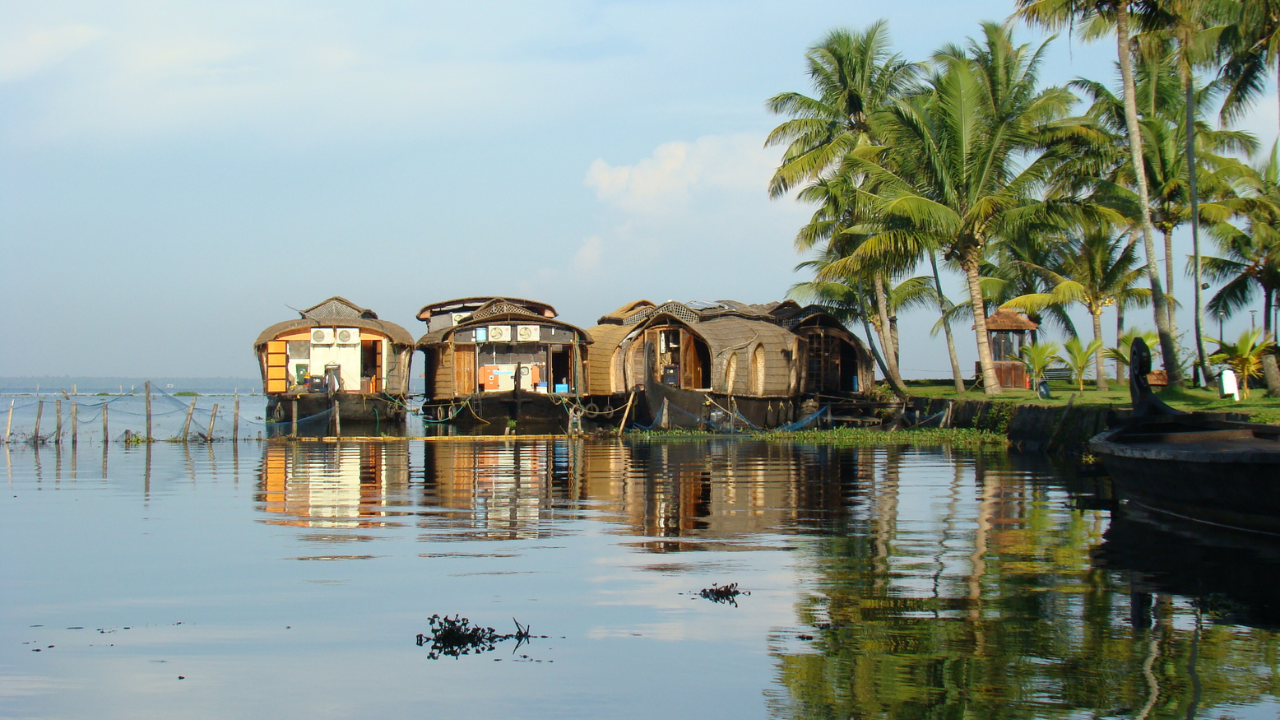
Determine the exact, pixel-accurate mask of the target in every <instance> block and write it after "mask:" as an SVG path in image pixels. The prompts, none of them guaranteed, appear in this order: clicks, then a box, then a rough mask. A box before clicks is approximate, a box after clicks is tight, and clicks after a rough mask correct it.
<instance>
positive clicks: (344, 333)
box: [333, 328, 360, 345]
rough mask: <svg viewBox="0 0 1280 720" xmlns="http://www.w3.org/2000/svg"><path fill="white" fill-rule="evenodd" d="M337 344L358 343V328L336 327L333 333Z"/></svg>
mask: <svg viewBox="0 0 1280 720" xmlns="http://www.w3.org/2000/svg"><path fill="white" fill-rule="evenodd" d="M333 335H334V337H335V338H337V340H338V344H339V345H359V344H360V328H338V329H337V330H335V331H334V333H333Z"/></svg>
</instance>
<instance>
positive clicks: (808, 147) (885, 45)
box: [765, 20, 920, 198]
mask: <svg viewBox="0 0 1280 720" xmlns="http://www.w3.org/2000/svg"><path fill="white" fill-rule="evenodd" d="M805 62H806V64H807V65H808V70H809V80H810V82H811V84H812V86H813V89H814V94H813V96H809V95H805V94H803V93H797V92H785V93H780V94H778V95H775V96H773V97H771V98H769V100H768V101H767V102H766V103H765V107H766V108H768V109H769V111H770V112H772V113H774V114H775V115H786V116H789V117H790V118H791V119H790V120H787V121H786V122H783V123H782V124H781V125H779V126H778V127H776V128H774V129H773V131H772V132H771V133H769V137H768V138H766V139H765V147H772V146H775V145H785V146H786V152H784V153H783V156H782V163H781V165H779V167H778V169H777V170H776V171H775V172H774V174H773V178H772V179H771V180H770V181H769V196H770V197H774V198H777V197H779V196H781V195H784V194H786V193H787V192H790V191H791V190H793V189H795V188H797V187H800V186H802V185H804V184H805V183H807V182H812V181H814V180H817V179H819V178H822V177H824V176H825V175H827V174H829V172H830V171H832V170H833V169H835V168H836V167H838V166H839V165H840V163H841V162H843V160H844V156H845V154H847V153H848V152H850V151H852V150H853V149H854V148H857V147H859V146H861V145H864V144H868V143H873V142H875V138H874V134H873V132H872V129H871V127H870V125H869V124H868V122H867V118H868V116H869V115H870V114H871V113H873V112H875V111H876V110H878V109H879V108H881V107H882V106H884V105H885V104H886V103H889V102H892V101H893V99H894V98H896V97H899V96H901V95H903V94H904V93H906V92H908V91H909V90H910V89H911V88H912V86H913V84H914V83H915V81H916V79H917V77H918V76H919V74H920V66H919V65H918V64H916V63H909V62H907V61H905V60H903V59H902V58H901V57H900V56H899V55H896V54H892V53H890V51H889V26H888V23H886V22H885V21H884V20H880V21H877V22H874V23H872V24H871V25H870V26H868V27H867V29H866V30H862V31H851V30H844V29H838V30H833V31H831V32H830V33H828V34H827V36H826V37H824V38H823V39H822V40H821V41H820V42H819V43H818V44H816V45H814V46H813V47H811V48H809V50H808V52H806V53H805Z"/></svg>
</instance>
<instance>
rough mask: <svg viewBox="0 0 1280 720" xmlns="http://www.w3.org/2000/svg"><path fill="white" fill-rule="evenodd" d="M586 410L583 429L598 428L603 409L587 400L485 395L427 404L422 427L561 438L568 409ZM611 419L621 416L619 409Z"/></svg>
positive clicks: (518, 394)
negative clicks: (510, 432)
mask: <svg viewBox="0 0 1280 720" xmlns="http://www.w3.org/2000/svg"><path fill="white" fill-rule="evenodd" d="M574 408H578V409H583V410H586V411H587V412H586V413H585V414H584V415H583V418H582V425H583V428H584V429H590V426H592V425H593V424H599V420H600V419H601V418H602V417H607V416H604V415H602V414H600V411H601V410H603V408H597V407H595V406H594V405H593V404H592V403H591V402H590V401H589V399H586V398H575V397H572V396H568V395H551V394H545V393H532V392H527V391H520V392H514V391H504V392H485V393H478V394H476V395H472V396H470V397H469V398H466V399H459V400H456V401H453V402H440V401H436V402H429V403H427V404H426V405H424V406H423V408H422V416H423V427H424V430H426V431H428V434H435V433H437V432H439V431H440V430H439V429H441V428H447V427H451V428H453V429H455V430H463V431H464V432H468V433H470V432H482V433H483V434H486V435H488V434H498V435H501V434H504V433H506V432H507V431H508V429H510V430H511V431H514V432H516V433H517V434H563V433H565V432H567V430H568V428H569V424H570V411H571V409H574ZM610 414H611V415H616V416H617V417H619V418H620V417H621V416H622V408H621V407H620V406H619V407H617V408H615V409H614V412H612V413H610Z"/></svg>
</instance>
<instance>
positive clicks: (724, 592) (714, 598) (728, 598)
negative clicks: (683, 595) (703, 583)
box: [698, 582, 751, 607]
mask: <svg viewBox="0 0 1280 720" xmlns="http://www.w3.org/2000/svg"><path fill="white" fill-rule="evenodd" d="M750 594H751V592H750V591H749V590H739V589H738V583H736V582H735V583H729V584H728V585H717V584H715V583H712V584H711V587H709V588H703V589H702V590H699V591H698V597H700V598H702V599H704V600H710V601H711V602H713V603H727V604H729V605H732V606H734V607H738V597H739V596H743V595H750Z"/></svg>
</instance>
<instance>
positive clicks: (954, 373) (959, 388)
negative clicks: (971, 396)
mask: <svg viewBox="0 0 1280 720" xmlns="http://www.w3.org/2000/svg"><path fill="white" fill-rule="evenodd" d="M929 264H930V265H931V266H932V267H933V289H934V290H935V291H936V292H937V293H938V311H939V312H941V313H942V332H943V333H944V334H945V335H946V336H947V356H948V357H950V358H951V380H952V381H953V382H954V383H955V385H956V394H957V395H960V394H962V393H964V375H963V374H961V372H960V359H959V358H958V357H957V356H956V341H955V338H953V337H951V321H950V320H948V319H947V313H948V312H949V311H950V310H951V308H950V307H948V306H949V305H950V304H951V303H950V302H949V301H948V300H947V298H946V296H945V295H943V294H942V279H941V278H940V277H939V276H938V256H937V254H936V253H934V251H933V250H929Z"/></svg>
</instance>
